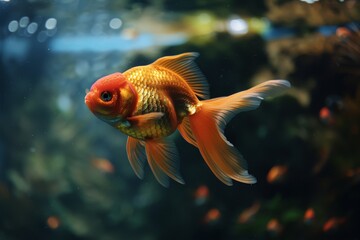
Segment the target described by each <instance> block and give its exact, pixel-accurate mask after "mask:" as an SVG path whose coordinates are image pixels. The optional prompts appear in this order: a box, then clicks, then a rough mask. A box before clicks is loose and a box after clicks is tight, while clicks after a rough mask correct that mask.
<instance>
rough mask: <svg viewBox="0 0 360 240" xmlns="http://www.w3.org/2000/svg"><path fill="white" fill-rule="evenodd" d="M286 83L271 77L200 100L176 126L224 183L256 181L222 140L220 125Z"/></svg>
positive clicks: (241, 158)
mask: <svg viewBox="0 0 360 240" xmlns="http://www.w3.org/2000/svg"><path fill="white" fill-rule="evenodd" d="M289 87H290V83H289V82H288V81H285V80H271V81H267V82H264V83H262V84H259V85H257V86H255V87H253V88H250V89H249V90H246V91H242V92H238V93H235V94H233V95H230V96H228V97H220V98H215V99H210V100H205V101H202V102H201V103H202V105H201V107H200V109H199V110H198V111H197V112H196V113H195V114H193V115H190V116H188V117H187V118H186V119H185V120H184V122H183V123H182V125H181V126H180V127H179V130H180V133H181V134H182V136H183V137H184V138H185V140H187V141H188V142H189V143H191V144H193V145H194V146H196V147H198V148H199V150H200V152H201V155H202V156H203V158H204V159H205V161H206V163H207V165H208V166H209V167H210V169H211V170H212V172H213V173H214V174H215V175H216V177H218V178H219V179H220V180H221V181H222V182H223V183H225V184H226V185H232V180H235V181H238V182H243V183H249V184H252V183H256V178H255V177H253V176H252V175H250V174H249V173H248V171H247V169H248V168H247V163H246V161H245V159H244V158H243V156H242V155H241V154H240V152H239V151H238V150H237V149H236V148H235V147H234V146H233V145H232V144H231V143H230V142H229V141H227V140H226V137H225V135H224V128H225V126H226V124H227V123H228V122H229V121H230V120H231V118H232V117H234V116H235V115H236V114H238V113H239V112H243V111H248V110H252V109H256V108H257V107H258V106H259V105H260V103H261V100H263V99H264V98H265V97H270V96H275V95H277V94H279V93H281V92H283V91H284V90H285V89H287V88H289Z"/></svg>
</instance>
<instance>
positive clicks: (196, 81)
mask: <svg viewBox="0 0 360 240" xmlns="http://www.w3.org/2000/svg"><path fill="white" fill-rule="evenodd" d="M198 56H199V54H198V53H195V52H189V53H183V54H179V55H175V56H168V57H162V58H159V59H158V60H156V61H155V62H153V63H152V65H157V66H161V67H164V68H166V69H169V70H171V71H173V72H175V73H176V74H178V75H179V76H181V77H182V78H183V79H184V80H185V81H186V82H187V83H188V84H189V86H190V87H191V88H192V90H193V91H194V92H195V94H196V95H197V96H199V97H201V98H203V99H208V98H209V85H208V83H207V81H206V79H205V76H204V75H203V74H202V72H201V71H200V69H199V67H198V66H197V65H196V64H195V62H194V59H195V58H196V57H198Z"/></svg>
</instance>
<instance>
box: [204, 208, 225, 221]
mask: <svg viewBox="0 0 360 240" xmlns="http://www.w3.org/2000/svg"><path fill="white" fill-rule="evenodd" d="M220 217H221V213H220V211H219V209H217V208H212V209H210V210H209V211H208V212H207V213H206V214H205V217H204V222H205V223H215V222H216V221H217V220H219V218H220Z"/></svg>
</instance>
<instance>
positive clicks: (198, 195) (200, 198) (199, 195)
mask: <svg viewBox="0 0 360 240" xmlns="http://www.w3.org/2000/svg"><path fill="white" fill-rule="evenodd" d="M194 195H195V203H196V204H197V205H201V204H204V203H205V202H206V200H207V199H208V197H209V188H208V187H207V186H205V185H201V186H199V187H198V188H197V189H196V191H195V194H194Z"/></svg>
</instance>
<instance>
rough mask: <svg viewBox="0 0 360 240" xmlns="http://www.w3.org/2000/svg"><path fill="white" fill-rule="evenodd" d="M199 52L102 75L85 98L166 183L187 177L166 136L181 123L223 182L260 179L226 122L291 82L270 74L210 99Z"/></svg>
mask: <svg viewBox="0 0 360 240" xmlns="http://www.w3.org/2000/svg"><path fill="white" fill-rule="evenodd" d="M197 56H198V54H197V53H184V54H180V55H176V56H168V57H163V58H160V59H158V60H157V61H155V62H154V63H152V64H149V65H146V66H139V67H133V68H131V69H129V70H127V71H125V72H124V73H113V74H110V75H107V76H105V77H102V78H100V79H99V80H97V81H96V82H95V83H94V84H93V86H92V87H91V89H90V91H89V92H88V93H87V95H86V96H85V103H86V105H87V106H88V107H89V109H90V110H91V111H92V112H93V113H94V114H95V115H96V116H97V117H98V118H100V119H101V120H103V121H105V122H107V123H108V124H110V125H111V126H113V127H114V128H116V129H118V130H120V131H121V132H123V133H124V134H126V135H128V136H129V137H128V141H127V146H126V150H127V154H128V158H129V161H130V164H131V166H132V167H133V169H134V171H135V173H136V174H137V176H138V177H140V178H143V175H144V171H143V168H144V164H145V162H146V159H147V161H148V163H149V165H150V168H151V170H152V172H153V173H154V175H155V177H156V179H157V180H158V181H159V182H160V183H161V184H162V185H164V186H167V185H168V177H171V178H172V179H174V180H176V181H177V182H180V183H184V180H183V179H182V177H181V174H180V173H179V169H178V153H177V149H176V147H175V145H174V143H173V142H172V141H171V140H169V139H168V138H166V137H167V136H169V135H171V134H172V133H173V132H174V131H176V130H177V129H178V130H179V132H180V133H181V135H182V136H183V138H184V139H185V140H186V141H187V142H189V143H190V144H192V145H194V146H195V147H197V148H198V149H199V150H200V153H201V154H202V156H203V158H204V159H205V161H206V163H207V164H208V166H209V167H210V169H211V170H212V171H213V173H214V174H215V175H216V176H217V177H218V178H219V179H220V180H221V181H222V182H224V183H225V184H227V185H231V184H232V180H236V181H239V182H244V183H255V182H256V179H255V178H254V177H253V176H251V175H250V174H249V173H248V171H247V164H246V161H245V160H244V159H243V157H242V155H241V154H240V153H239V152H238V150H237V149H236V148H235V147H234V146H233V145H232V144H231V143H230V142H228V141H227V140H226V137H225V136H224V134H223V132H224V128H225V126H226V123H227V122H228V121H229V120H230V119H231V118H232V117H233V116H235V115H236V114H237V113H238V112H241V111H247V110H251V109H255V108H257V107H258V106H259V104H260V102H261V100H262V99H263V98H264V97H267V96H273V95H275V94H278V93H280V92H282V91H283V90H285V89H286V88H288V87H289V86H290V84H289V82H287V81H285V80H271V81H267V82H264V83H262V84H259V85H258V86H255V87H253V88H251V89H249V90H246V91H242V92H238V93H235V94H233V95H230V96H227V97H220V98H215V99H208V98H209V87H208V84H207V82H206V79H205V77H204V76H203V74H202V73H201V71H200V70H199V68H198V67H197V66H196V64H195V62H194V59H195V58H196V57H197ZM199 98H200V99H203V100H199Z"/></svg>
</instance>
